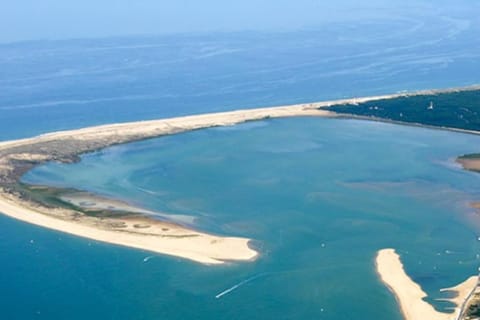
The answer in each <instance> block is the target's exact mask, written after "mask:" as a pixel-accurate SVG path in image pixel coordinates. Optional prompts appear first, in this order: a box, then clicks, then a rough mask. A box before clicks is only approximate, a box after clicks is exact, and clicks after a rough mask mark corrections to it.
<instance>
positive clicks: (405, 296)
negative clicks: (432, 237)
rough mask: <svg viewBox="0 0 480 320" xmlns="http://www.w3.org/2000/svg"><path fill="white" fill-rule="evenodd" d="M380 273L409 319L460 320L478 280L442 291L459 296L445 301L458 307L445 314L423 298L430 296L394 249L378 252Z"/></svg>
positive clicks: (377, 266) (473, 278)
mask: <svg viewBox="0 0 480 320" xmlns="http://www.w3.org/2000/svg"><path fill="white" fill-rule="evenodd" d="M375 263H376V268H377V272H378V274H379V276H380V279H381V280H382V281H383V283H384V284H385V285H386V286H387V287H388V288H389V289H390V290H391V291H392V293H393V294H394V295H395V297H396V299H397V301H398V304H399V305H400V309H401V311H402V314H403V316H404V318H405V319H406V320H427V319H428V320H457V319H460V318H459V317H460V314H459V313H460V312H461V309H462V305H463V303H464V302H465V301H466V300H467V299H468V298H469V296H470V294H471V293H472V292H473V291H474V290H475V288H476V286H477V282H478V277H476V276H474V277H470V278H468V279H467V280H466V281H464V282H462V283H461V284H459V285H458V286H455V287H452V288H447V289H442V291H451V292H455V293H456V297H454V298H451V299H444V300H448V301H450V302H453V303H454V304H456V308H455V310H454V312H453V313H443V312H439V311H437V310H435V309H434V308H433V307H432V306H431V305H430V304H429V303H428V302H426V301H424V300H423V298H425V297H427V294H426V293H425V292H424V291H423V290H422V288H421V287H420V286H419V285H418V284H417V283H415V282H414V281H413V280H412V279H411V278H410V277H409V276H408V275H407V274H406V273H405V269H404V268H403V264H402V262H401V261H400V256H399V255H398V254H397V253H396V252H395V250H394V249H382V250H380V251H378V253H377V257H376V260H375Z"/></svg>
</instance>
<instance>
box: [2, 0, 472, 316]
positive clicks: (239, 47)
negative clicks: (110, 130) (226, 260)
mask: <svg viewBox="0 0 480 320" xmlns="http://www.w3.org/2000/svg"><path fill="white" fill-rule="evenodd" d="M450 9H451V8H450ZM450 9H449V10H441V9H438V10H437V11H435V12H421V11H419V10H415V9H414V8H412V11H411V12H400V13H399V14H398V15H396V16H379V17H378V18H377V19H373V20H371V21H350V22H349V23H333V24H329V25H325V26H323V27H321V28H318V29H312V30H304V31H297V32H284V33H255V32H250V33H228V34H227V33H225V34H210V35H179V36H163V37H135V38H110V39H95V40H69V41H39V42H24V43H12V44H2V45H0V88H1V90H0V140H8V139H14V138H21V137H28V136H32V135H35V134H39V133H44V132H50V131H54V130H61V129H69V128H78V127H83V126H88V125H94V124H101V123H111V122H121V121H132V120H140V119H153V118H158V117H169V116H177V115H183V114H193V113H202V112H210V111H220V110H231V109H238V108H251V107H259V106H270V105H279V104H290V103H298V102H310V101H318V100H324V99H334V98H343V97H352V96H362V95H373V94H380V93H391V92H396V91H401V90H417V89H426V88H443V87H453V86H463V85H470V84H474V83H478V75H477V74H478V73H477V72H475V70H480V65H479V64H480V62H479V61H480V59H479V55H480V43H479V41H478V39H477V38H478V37H477V36H476V35H477V34H478V31H479V29H480V26H479V23H478V20H477V19H476V13H475V12H469V10H467V9H465V10H460V9H458V8H455V9H452V10H450ZM478 142H479V141H478V138H477V137H474V136H469V135H462V134H455V133H451V132H442V131H436V130H427V129H420V128H412V127H401V126H395V125H386V124H380V123H369V122H358V121H350V120H349V121H340V120H328V119H303V118H301V119H284V120H274V121H267V122H258V123H252V124H246V125H241V126H239V127H235V128H227V129H209V130H203V131H198V132H191V133H185V134H181V135H178V136H172V137H164V138H161V139H154V140H150V141H145V142H140V143H136V144H130V145H126V146H119V147H114V148H110V149H108V150H105V151H103V152H100V153H95V154H90V155H86V156H85V157H84V161H82V162H81V163H79V164H76V165H73V166H62V165H47V166H44V167H41V168H38V169H37V170H35V171H34V172H32V173H30V174H29V175H28V176H27V177H26V179H31V181H37V182H42V181H43V182H49V183H53V184H62V185H69V186H75V187H81V188H85V189H89V190H93V191H97V192H102V193H104V194H107V195H110V196H116V197H120V198H126V199H128V200H130V201H132V202H133V203H136V204H138V205H142V206H145V207H147V208H152V209H156V210H162V211H165V212H170V213H182V214H189V215H192V216H196V217H198V220H197V227H198V228H200V229H204V230H208V231H210V232H215V233H220V234H226V235H239V236H245V237H251V238H252V239H255V245H256V246H258V248H259V250H260V251H261V252H262V255H261V257H260V259H258V260H257V261H256V262H254V263H240V264H233V265H227V266H221V267H207V266H202V265H199V264H196V263H192V262H188V261H185V260H181V259H176V258H170V257H162V256H158V257H155V258H154V259H151V260H149V261H148V262H147V263H144V262H143V258H144V257H146V256H148V255H149V253H145V252H141V251H138V250H131V249H127V248H120V247H116V246H111V245H107V244H102V243H97V242H94V241H89V240H85V239H79V238H76V237H72V236H68V235H65V234H62V233H58V232H54V231H49V230H45V229H42V228H39V227H34V226H30V225H28V224H25V223H22V222H18V221H14V220H12V219H9V218H6V217H3V216H0V227H1V230H2V232H1V233H0V297H1V299H0V308H1V310H2V317H1V318H5V319H85V318H89V319H251V318H264V319H298V318H304V319H312V318H316V319H352V318H353V317H355V318H357V319H386V318H388V319H400V315H399V313H398V310H397V307H396V304H395V301H394V299H393V297H392V296H391V294H390V293H389V292H388V290H387V289H386V288H385V287H383V286H382V285H381V284H380V283H379V282H378V279H377V277H376V275H375V272H374V269H373V257H374V253H375V251H376V250H377V249H379V248H383V247H388V246H392V247H395V248H398V250H399V252H400V253H401V254H402V257H403V258H404V260H405V264H406V267H407V270H408V271H409V273H410V274H412V276H413V277H414V278H415V279H416V280H417V281H419V282H420V283H421V284H422V286H424V287H425V289H426V290H427V291H428V292H429V293H431V294H432V295H433V297H438V293H437V290H438V288H440V287H443V286H448V285H452V284H454V283H456V282H459V281H461V280H463V278H464V277H466V276H467V275H470V274H472V273H473V272H475V270H476V268H477V267H478V260H477V259H476V254H477V253H478V249H479V248H478V241H476V236H477V233H478V232H479V231H478V229H477V227H476V224H475V223H476V220H475V216H474V215H473V213H472V211H471V210H470V209H468V206H467V205H466V203H467V202H468V201H469V200H472V199H478V196H479V195H480V194H478V192H477V191H478V190H479V187H480V180H479V178H478V177H477V176H476V175H475V174H472V173H467V172H462V171H461V170H459V169H458V168H456V167H454V166H452V165H451V162H449V160H451V159H452V158H454V157H455V156H456V155H458V154H461V153H465V152H472V151H478V150H475V146H478ZM138 188H140V189H146V190H150V191H153V192H156V195H152V194H151V193H145V192H142V191H141V190H140V189H138ZM322 244H323V245H322ZM251 277H256V278H255V279H253V280H252V281H250V282H248V283H246V284H244V285H243V286H241V287H239V288H238V289H237V290H235V291H233V292H231V293H230V294H228V295H225V296H223V297H222V298H221V299H215V295H216V294H218V293H219V292H221V291H223V290H225V289H227V288H229V287H231V286H233V285H235V284H237V283H239V282H241V281H244V280H246V279H250V278H251ZM438 306H439V307H442V305H438ZM387 315H388V316H387Z"/></svg>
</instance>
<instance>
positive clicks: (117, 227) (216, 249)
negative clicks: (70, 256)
mask: <svg viewBox="0 0 480 320" xmlns="http://www.w3.org/2000/svg"><path fill="white" fill-rule="evenodd" d="M329 115H330V113H329V112H327V111H323V110H317V109H316V105H296V106H289V107H276V108H264V109H252V110H240V111H232V112H223V113H213V114H203V115H193V116H186V117H178V118H172V119H162V120H153V121H141V122H132V123H123V124H113V125H103V126H97V127H90V128H85V129H79V130H70V131H62V132H54V133H49V134H44V135H41V136H38V137H34V138H30V139H21V140H16V141H7V142H2V143H0V212H2V213H4V214H6V215H8V216H10V217H12V218H16V219H19V220H22V221H25V222H29V223H32V224H36V225H39V226H43V227H46V228H50V229H54V230H58V231H62V232H66V233H69V234H73V235H76V236H80V237H85V238H90V239H94V240H98V241H103V242H108V243H111V244H117V245H122V246H128V247H132V248H138V249H143V250H148V251H152V252H156V253H161V254H167V255H172V256H177V257H182V258H186V259H190V260H193V261H197V262H201V263H206V264H220V263H224V262H225V261H238V260H252V259H254V258H255V257H256V256H257V255H258V253H257V252H256V251H255V250H254V249H252V248H250V246H249V242H250V239H246V238H237V237H221V236H215V235H210V234H206V233H202V232H198V231H195V230H191V229H189V228H186V227H183V226H181V225H177V224H173V223H171V222H166V221H164V222H160V221H155V220H153V219H149V218H148V217H146V216H141V215H139V212H132V213H133V214H132V215H131V216H126V217H125V216H123V217H118V218H115V217H107V218H105V217H92V216H87V215H85V214H84V213H82V212H77V211H75V210H72V208H65V207H60V206H59V207H53V208H52V207H50V206H46V205H44V204H42V203H39V202H36V201H34V200H32V198H31V197H30V196H29V195H28V194H26V193H25V191H24V190H22V189H21V188H20V187H19V184H18V181H19V179H20V177H21V175H22V174H23V173H25V172H26V171H28V170H30V169H31V168H33V167H34V166H36V165H39V164H41V163H44V162H46V161H60V162H65V163H69V162H74V161H78V160H79V155H80V154H82V153H85V152H91V151H95V150H98V149H101V148H105V147H108V146H111V145H115V144H120V143H127V142H131V141H137V140H142V139H147V138H152V137H157V136H162V135H168V134H174V133H178V132H184V131H190V130H195V129H200V128H208V127H214V126H228V125H234V124H237V123H242V122H245V121H252V120H261V119H266V118H276V117H289V116H329ZM129 211H132V210H129Z"/></svg>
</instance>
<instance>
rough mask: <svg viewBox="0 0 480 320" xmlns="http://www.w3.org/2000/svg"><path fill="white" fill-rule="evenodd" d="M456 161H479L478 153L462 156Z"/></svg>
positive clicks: (479, 155) (479, 154)
mask: <svg viewBox="0 0 480 320" xmlns="http://www.w3.org/2000/svg"><path fill="white" fill-rule="evenodd" d="M458 159H469V160H476V159H480V153H470V154H464V155H462V156H460V157H458Z"/></svg>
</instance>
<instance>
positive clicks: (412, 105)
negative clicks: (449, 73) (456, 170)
mask: <svg viewBox="0 0 480 320" xmlns="http://www.w3.org/2000/svg"><path fill="white" fill-rule="evenodd" d="M329 110H332V111H335V112H337V113H343V114H353V115H359V116H367V117H376V118H381V119H387V120H393V121H401V122H408V123H417V124H424V125H430V126H436V127H449V128H456V129H465V130H475V131H480V90H478V89H477V90H469V91H468V90H467V91H457V92H447V93H438V94H425V95H412V96H404V97H399V98H392V99H383V100H377V101H369V102H365V103H359V104H345V105H338V106H332V107H330V108H329Z"/></svg>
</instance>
